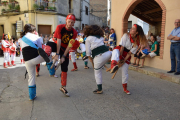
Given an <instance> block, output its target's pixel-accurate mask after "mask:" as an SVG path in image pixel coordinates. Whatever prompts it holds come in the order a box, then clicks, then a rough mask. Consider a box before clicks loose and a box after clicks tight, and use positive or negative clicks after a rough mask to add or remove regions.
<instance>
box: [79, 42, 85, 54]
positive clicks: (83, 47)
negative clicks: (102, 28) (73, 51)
mask: <svg viewBox="0 0 180 120" xmlns="http://www.w3.org/2000/svg"><path fill="white" fill-rule="evenodd" d="M80 48H81V51H82V52H85V51H86V46H85V44H84V43H81V44H80Z"/></svg>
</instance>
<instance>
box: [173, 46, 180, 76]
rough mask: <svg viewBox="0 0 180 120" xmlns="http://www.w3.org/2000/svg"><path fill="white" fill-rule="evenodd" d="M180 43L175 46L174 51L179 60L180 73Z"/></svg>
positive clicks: (178, 68)
mask: <svg viewBox="0 0 180 120" xmlns="http://www.w3.org/2000/svg"><path fill="white" fill-rule="evenodd" d="M179 48H180V44H177V45H176V46H175V48H174V52H175V55H176V60H177V66H176V67H177V72H178V73H179V74H180V49H179Z"/></svg>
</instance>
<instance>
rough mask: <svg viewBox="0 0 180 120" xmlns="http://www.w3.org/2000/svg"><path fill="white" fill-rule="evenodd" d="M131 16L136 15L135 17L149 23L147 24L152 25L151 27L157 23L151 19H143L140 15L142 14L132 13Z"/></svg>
mask: <svg viewBox="0 0 180 120" xmlns="http://www.w3.org/2000/svg"><path fill="white" fill-rule="evenodd" d="M131 14H132V15H134V16H136V17H138V18H140V19H141V20H143V21H144V22H147V23H148V24H150V25H153V26H155V25H156V22H154V21H151V20H150V19H147V18H145V17H143V16H142V15H140V14H138V13H136V12H134V11H132V13H131Z"/></svg>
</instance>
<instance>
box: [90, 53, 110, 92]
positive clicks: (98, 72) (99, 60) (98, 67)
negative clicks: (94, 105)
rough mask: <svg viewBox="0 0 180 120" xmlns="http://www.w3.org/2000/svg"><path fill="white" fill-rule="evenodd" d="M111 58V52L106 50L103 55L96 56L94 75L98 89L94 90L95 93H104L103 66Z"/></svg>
mask: <svg viewBox="0 0 180 120" xmlns="http://www.w3.org/2000/svg"><path fill="white" fill-rule="evenodd" d="M110 58H111V52H110V51H108V52H105V53H103V54H102V55H101V56H97V57H95V58H94V75H95V79H96V84H97V87H98V89H97V90H95V91H93V92H94V93H97V94H101V93H102V67H103V66H104V65H105V64H106V62H107V61H108V60H109V59H110Z"/></svg>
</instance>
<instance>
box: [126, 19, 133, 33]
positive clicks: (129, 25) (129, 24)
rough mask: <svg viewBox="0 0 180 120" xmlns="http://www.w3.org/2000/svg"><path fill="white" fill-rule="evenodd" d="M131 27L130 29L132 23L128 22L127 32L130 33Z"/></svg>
mask: <svg viewBox="0 0 180 120" xmlns="http://www.w3.org/2000/svg"><path fill="white" fill-rule="evenodd" d="M131 27H132V21H128V29H127V31H128V32H130V29H131Z"/></svg>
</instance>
